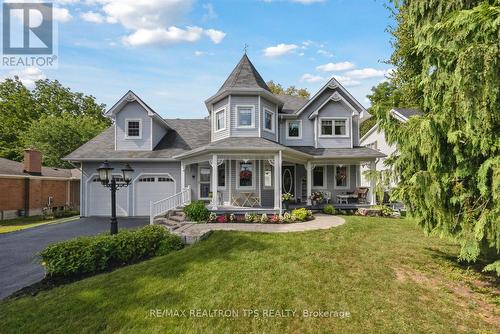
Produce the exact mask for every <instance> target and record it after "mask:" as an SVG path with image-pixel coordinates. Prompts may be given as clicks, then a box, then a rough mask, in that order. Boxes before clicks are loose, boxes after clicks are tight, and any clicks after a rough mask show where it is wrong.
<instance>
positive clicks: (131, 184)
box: [127, 172, 182, 216]
mask: <svg viewBox="0 0 500 334" xmlns="http://www.w3.org/2000/svg"><path fill="white" fill-rule="evenodd" d="M143 175H154V176H155V177H156V176H160V175H161V176H168V177H169V178H171V179H172V180H173V181H174V192H177V181H176V180H175V178H174V177H173V176H172V175H171V174H170V173H148V172H142V173H139V174H138V175H137V176H136V177H134V178H133V179H132V181H130V187H131V188H132V203H133V205H132V211H133V212H132V216H135V212H136V211H137V202H136V197H135V195H136V193H135V185H136V183H137V182H138V180H139V178H140V177H141V176H143ZM181 190H182V189H181ZM128 201H129V200H128V198H127V202H128ZM127 205H128V204H127Z"/></svg>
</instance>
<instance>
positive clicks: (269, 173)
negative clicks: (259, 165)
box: [264, 161, 273, 188]
mask: <svg viewBox="0 0 500 334" xmlns="http://www.w3.org/2000/svg"><path fill="white" fill-rule="evenodd" d="M264 187H266V188H272V187H273V167H272V166H271V165H270V164H269V162H267V161H265V162H264Z"/></svg>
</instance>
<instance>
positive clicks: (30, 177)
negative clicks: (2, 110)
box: [0, 149, 80, 220]
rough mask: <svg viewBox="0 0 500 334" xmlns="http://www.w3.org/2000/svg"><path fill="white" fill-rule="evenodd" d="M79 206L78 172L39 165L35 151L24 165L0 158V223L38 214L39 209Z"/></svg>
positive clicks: (29, 154) (25, 157)
mask: <svg viewBox="0 0 500 334" xmlns="http://www.w3.org/2000/svg"><path fill="white" fill-rule="evenodd" d="M45 207H50V208H52V209H56V208H64V207H71V208H74V209H79V207H80V171H79V170H77V169H62V168H51V167H43V166H42V156H41V154H40V152H38V151H36V150H31V149H30V150H25V152H24V162H23V163H21V162H17V161H12V160H8V159H3V158H0V220H3V219H10V218H15V217H17V216H19V215H27V216H28V215H29V216H34V215H39V214H41V213H42V209H43V208H45Z"/></svg>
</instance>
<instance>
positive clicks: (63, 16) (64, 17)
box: [52, 7, 73, 22]
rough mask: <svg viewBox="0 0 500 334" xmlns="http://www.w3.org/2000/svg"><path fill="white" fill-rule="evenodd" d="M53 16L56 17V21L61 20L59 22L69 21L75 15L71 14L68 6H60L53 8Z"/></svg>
mask: <svg viewBox="0 0 500 334" xmlns="http://www.w3.org/2000/svg"><path fill="white" fill-rule="evenodd" d="M52 16H53V18H54V21H59V22H68V21H70V20H71V19H72V18H73V16H71V14H70V13H69V11H68V10H67V9H66V8H59V7H54V8H53V11H52Z"/></svg>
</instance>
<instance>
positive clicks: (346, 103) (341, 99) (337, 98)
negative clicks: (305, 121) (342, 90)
mask: <svg viewBox="0 0 500 334" xmlns="http://www.w3.org/2000/svg"><path fill="white" fill-rule="evenodd" d="M330 101H333V102H340V103H342V104H343V105H344V106H346V107H347V108H349V109H350V110H351V111H352V114H351V116H354V115H358V114H359V112H358V111H357V110H356V108H354V107H353V105H352V104H350V103H349V101H347V100H346V99H345V98H344V97H343V96H342V95H340V94H339V93H338V92H333V94H332V95H331V96H330V97H329V98H328V99H326V101H325V102H323V104H322V105H320V106H319V107H318V109H316V110H315V111H314V112H312V113H311V115H309V119H314V118H315V117H317V116H318V114H319V111H320V110H321V109H323V108H324V107H325V106H326V105H327V104H328V103H330Z"/></svg>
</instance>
